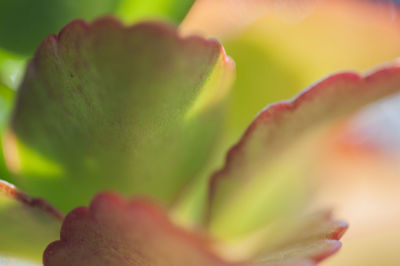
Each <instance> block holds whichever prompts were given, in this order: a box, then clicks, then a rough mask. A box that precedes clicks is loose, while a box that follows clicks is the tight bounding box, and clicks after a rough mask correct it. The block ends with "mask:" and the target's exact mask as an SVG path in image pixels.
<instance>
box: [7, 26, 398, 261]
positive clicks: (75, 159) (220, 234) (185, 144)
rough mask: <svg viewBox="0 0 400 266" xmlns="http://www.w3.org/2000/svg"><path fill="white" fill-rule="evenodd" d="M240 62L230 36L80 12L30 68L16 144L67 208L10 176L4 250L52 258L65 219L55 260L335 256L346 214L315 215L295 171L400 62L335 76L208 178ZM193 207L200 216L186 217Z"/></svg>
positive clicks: (258, 131) (286, 109)
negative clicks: (225, 41) (185, 33)
mask: <svg viewBox="0 0 400 266" xmlns="http://www.w3.org/2000/svg"><path fill="white" fill-rule="evenodd" d="M233 74H234V73H233V64H232V61H231V60H230V59H229V58H228V57H227V56H226V54H225V52H224V50H223V48H222V46H221V45H220V44H219V43H218V42H216V41H208V40H205V39H202V38H200V37H187V38H182V37H180V36H179V35H178V34H177V33H176V31H175V30H174V29H172V28H171V27H169V26H166V25H164V24H162V23H139V24H136V25H135V26H132V27H125V26H122V24H120V23H119V22H118V21H116V20H114V19H110V18H104V19H100V20H96V21H95V22H93V23H91V24H86V23H85V22H83V21H75V22H72V23H70V24H69V25H67V26H66V27H65V28H64V29H63V30H62V31H61V32H60V33H59V34H58V35H57V36H55V35H51V36H49V37H48V38H47V39H46V40H45V41H44V42H43V43H42V44H41V46H40V47H39V48H38V50H37V52H36V54H35V57H34V58H33V60H32V61H31V62H30V64H29V66H28V67H27V72H26V74H25V78H24V81H23V83H22V84H21V86H20V88H19V91H18V97H17V101H16V105H15V107H14V111H13V115H12V119H11V124H10V128H9V131H8V132H7V134H6V138H5V151H6V159H7V161H8V166H9V168H10V170H11V171H12V172H13V174H14V176H13V180H14V182H15V183H17V184H18V185H19V187H20V188H22V189H23V190H24V191H27V192H28V193H29V194H34V195H39V196H41V197H45V198H46V199H48V200H50V201H51V202H52V203H53V204H55V205H56V206H57V207H58V208H60V209H62V210H63V212H68V215H67V216H66V217H65V218H64V217H63V215H62V214H61V212H60V211H58V210H57V209H55V208H54V207H52V206H51V205H49V204H48V203H46V202H44V201H43V200H38V199H33V198H30V197H28V196H27V195H26V194H24V193H22V192H20V190H18V189H16V188H15V187H13V186H12V185H9V184H7V183H4V182H2V183H1V186H0V188H1V190H0V191H1V193H2V194H1V195H2V199H4V202H5V203H4V205H3V206H4V208H2V209H1V212H0V217H1V218H2V219H0V220H1V221H3V222H4V225H5V226H2V227H1V228H2V231H0V232H1V234H2V235H3V236H7V238H6V237H4V238H3V239H7V240H8V239H10V242H9V243H13V245H10V244H9V243H5V242H4V244H5V245H4V247H3V249H2V250H3V252H5V253H8V254H12V255H14V256H21V257H25V258H30V259H35V258H36V259H37V258H38V257H40V256H41V254H42V251H43V250H44V248H45V247H46V246H47V245H48V244H49V243H50V242H52V241H54V240H57V238H58V237H57V236H56V235H57V234H58V232H59V228H60V226H61V220H62V228H61V239H60V240H59V241H55V242H53V243H51V244H50V245H48V246H47V248H46V251H45V252H44V257H43V262H44V264H45V265H296V266H299V265H313V264H315V263H317V262H319V261H321V260H322V259H324V258H326V257H327V256H329V255H331V254H333V253H334V252H336V251H337V250H338V248H339V247H340V243H339V241H338V240H339V238H340V237H341V236H342V234H343V233H344V231H345V229H346V228H347V225H346V224H345V223H343V222H340V221H336V220H334V219H332V218H331V215H330V212H329V211H323V212H321V213H315V214H312V215H305V216H304V215H303V211H302V208H303V204H304V200H305V198H306V196H307V195H306V193H307V190H306V189H304V188H302V184H303V180H300V179H297V178H296V174H297V173H298V172H300V171H301V172H303V173H304V172H306V171H307V168H306V167H304V162H305V161H308V159H310V158H312V151H313V149H314V148H315V145H313V143H312V142H310V140H313V139H315V138H316V137H318V136H319V135H320V134H321V132H322V133H323V132H324V131H326V130H327V129H328V128H329V125H331V124H332V123H334V122H336V121H338V120H340V119H341V118H343V117H345V116H346V115H348V114H349V113H352V112H354V111H356V110H358V109H360V108H362V107H363V106H365V105H366V104H368V103H370V102H372V101H375V100H378V99H381V98H383V97H386V96H388V95H391V94H393V93H395V92H397V91H398V90H399V86H398V85H399V82H400V67H399V66H398V65H397V64H393V65H390V66H386V67H383V68H382V69H380V70H378V71H376V72H374V73H372V74H369V75H366V76H365V77H361V76H360V75H358V74H355V73H342V74H336V75H333V76H330V77H328V78H326V79H324V80H322V81H320V82H319V83H317V84H315V85H313V86H312V87H310V88H309V89H308V90H306V91H304V92H303V93H301V94H300V95H299V96H297V97H296V98H295V99H293V100H291V101H287V102H280V103H277V104H274V105H271V106H269V107H267V108H266V109H264V110H263V111H262V112H261V113H260V114H259V115H258V116H257V117H256V118H255V120H254V121H253V122H252V123H251V124H250V126H249V127H248V129H247V131H246V132H245V133H244V135H243V137H242V138H241V140H240V141H239V142H238V143H237V144H236V145H234V146H233V147H232V148H231V149H230V151H229V152H228V155H227V157H226V162H225V164H224V166H222V167H221V168H220V170H219V171H217V172H215V173H214V174H213V175H212V177H211V178H209V176H208V170H207V168H213V167H215V164H213V162H212V160H211V159H213V155H214V154H215V153H214V152H215V151H216V149H217V148H218V143H220V142H221V141H223V139H221V137H223V136H224V135H223V133H224V132H223V131H224V121H225V117H226V114H227V109H226V97H227V95H228V93H229V90H228V89H229V87H230V84H231V80H232V77H233ZM310 144H311V145H310ZM293 158H297V159H295V160H293ZM213 170H215V169H213ZM208 184H209V186H208ZM104 189H106V190H113V191H117V192H119V193H122V194H125V195H129V196H132V195H134V196H135V198H134V199H132V200H130V201H125V200H124V199H122V198H121V197H120V196H117V195H115V194H113V193H104V192H102V193H100V194H98V192H99V191H101V190H104ZM285 191H286V192H288V193H287V194H282V192H285ZM96 194H97V195H96ZM193 194H195V195H193ZM198 195H199V196H198ZM204 196H206V198H204ZM92 197H93V199H92V201H91V204H90V207H89V208H86V207H79V208H77V209H73V208H75V207H77V206H81V205H87V204H88V203H89V201H90V199H91V198H92ZM185 204H188V205H189V206H193V205H195V204H198V208H195V209H196V210H197V212H196V213H194V214H186V213H185V214H184V215H182V213H181V212H182V209H185V208H184V207H183V208H181V206H182V205H183V206H186V205H185ZM201 207H204V208H201ZM71 209H73V210H72V211H71ZM190 209H193V208H190ZM188 216H191V217H188ZM198 217H202V218H198ZM196 218H197V219H196ZM174 219H182V220H180V221H175V220H174ZM193 219H194V220H196V221H197V223H198V224H201V226H202V231H201V232H199V228H195V227H194V226H195V225H193V224H190V223H189V221H191V220H193ZM187 227H190V228H187ZM18 235H19V236H21V237H16V236H18ZM26 239H30V241H26ZM33 240H34V241H35V242H34V243H35V244H32V243H33V242H32V241H33ZM12 241H15V242H12Z"/></svg>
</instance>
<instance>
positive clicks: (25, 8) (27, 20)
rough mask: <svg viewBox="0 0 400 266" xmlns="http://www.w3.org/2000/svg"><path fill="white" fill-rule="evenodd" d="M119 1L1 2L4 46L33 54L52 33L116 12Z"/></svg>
mask: <svg viewBox="0 0 400 266" xmlns="http://www.w3.org/2000/svg"><path fill="white" fill-rule="evenodd" d="M118 1H119V0H80V1H68V0H35V1H31V0H3V1H1V3H0V46H1V47H4V48H6V49H8V50H10V51H13V52H17V53H20V54H24V55H31V54H32V53H33V52H34V49H36V47H37V46H38V45H39V44H40V42H41V41H42V40H43V39H44V38H45V37H46V36H47V35H49V34H51V33H55V32H58V31H59V30H60V29H61V27H63V26H64V25H65V24H67V23H68V22H70V21H71V20H73V19H77V18H81V19H89V20H90V19H93V18H95V17H96V16H99V15H102V14H110V13H111V12H112V11H113V10H115V8H116V6H117V4H118Z"/></svg>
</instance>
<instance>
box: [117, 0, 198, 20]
mask: <svg viewBox="0 0 400 266" xmlns="http://www.w3.org/2000/svg"><path fill="white" fill-rule="evenodd" d="M193 2H194V0H151V1H140V0H122V1H121V2H120V4H119V6H118V8H117V11H116V13H117V14H118V16H119V17H120V18H121V19H123V20H124V21H125V22H128V23H131V22H134V21H139V20H143V19H155V18H157V19H167V20H171V21H173V22H176V23H179V22H180V21H181V20H182V19H183V18H184V17H185V15H186V13H187V12H188V10H189V9H190V7H191V6H192V4H193Z"/></svg>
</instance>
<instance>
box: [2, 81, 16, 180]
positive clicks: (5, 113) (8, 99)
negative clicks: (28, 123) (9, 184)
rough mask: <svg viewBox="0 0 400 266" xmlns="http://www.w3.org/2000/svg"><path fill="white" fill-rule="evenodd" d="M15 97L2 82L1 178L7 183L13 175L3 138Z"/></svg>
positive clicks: (13, 92)
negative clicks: (8, 165)
mask: <svg viewBox="0 0 400 266" xmlns="http://www.w3.org/2000/svg"><path fill="white" fill-rule="evenodd" d="M14 96H15V91H14V90H12V89H10V88H9V87H7V86H5V85H3V84H2V83H1V82H0V136H1V139H0V143H1V144H2V145H1V148H0V176H1V178H2V179H5V180H6V181H10V176H11V174H10V172H9V170H8V168H7V166H6V162H5V158H4V153H3V139H2V137H3V135H4V133H5V129H6V128H7V124H8V122H9V119H10V117H9V116H10V113H11V109H12V105H13V103H14Z"/></svg>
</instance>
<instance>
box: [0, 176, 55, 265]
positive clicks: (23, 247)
mask: <svg viewBox="0 0 400 266" xmlns="http://www.w3.org/2000/svg"><path fill="white" fill-rule="evenodd" d="M62 219H63V215H62V214H61V213H60V212H59V211H58V210H56V209H55V208H54V207H52V206H51V205H49V204H48V203H47V202H45V201H44V200H42V199H36V198H30V197H28V196H27V195H26V194H24V193H22V192H20V191H19V190H18V189H16V188H15V187H14V186H13V185H10V184H9V183H6V182H4V181H0V239H1V241H0V256H1V255H6V256H14V257H20V258H25V259H29V260H33V261H40V259H41V255H42V253H43V251H44V250H45V248H46V246H47V245H48V244H49V243H50V242H51V241H54V240H56V239H57V238H58V233H59V230H60V228H61V222H62Z"/></svg>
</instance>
